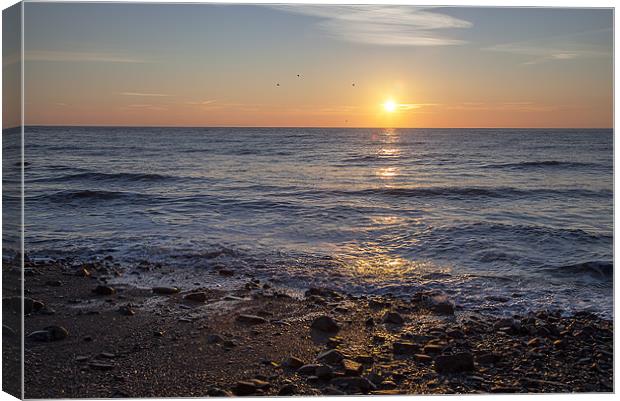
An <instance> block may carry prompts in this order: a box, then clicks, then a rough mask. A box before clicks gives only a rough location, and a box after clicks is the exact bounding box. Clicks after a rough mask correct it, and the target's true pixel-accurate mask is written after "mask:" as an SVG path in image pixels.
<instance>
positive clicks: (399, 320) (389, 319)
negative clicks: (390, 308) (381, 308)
mask: <svg viewBox="0 0 620 401" xmlns="http://www.w3.org/2000/svg"><path fill="white" fill-rule="evenodd" d="M383 323H392V324H403V323H405V319H403V317H402V316H401V315H400V313H398V312H386V314H385V315H384V316H383Z"/></svg>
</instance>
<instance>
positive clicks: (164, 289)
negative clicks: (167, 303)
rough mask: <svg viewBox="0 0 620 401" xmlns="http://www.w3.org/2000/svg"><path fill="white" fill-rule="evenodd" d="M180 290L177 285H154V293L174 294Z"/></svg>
mask: <svg viewBox="0 0 620 401" xmlns="http://www.w3.org/2000/svg"><path fill="white" fill-rule="evenodd" d="M179 291H180V290H179V289H178V288H177V287H153V293H154V294H159V295H172V294H176V293H178V292H179Z"/></svg>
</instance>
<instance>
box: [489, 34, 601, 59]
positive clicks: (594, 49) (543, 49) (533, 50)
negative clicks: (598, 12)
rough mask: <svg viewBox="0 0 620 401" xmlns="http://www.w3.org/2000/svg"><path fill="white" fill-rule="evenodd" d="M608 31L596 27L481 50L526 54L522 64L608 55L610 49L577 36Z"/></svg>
mask: <svg viewBox="0 0 620 401" xmlns="http://www.w3.org/2000/svg"><path fill="white" fill-rule="evenodd" d="M606 32H610V30H609V29H598V30H593V31H586V32H576V33H572V34H565V35H558V36H552V37H547V38H539V39H536V40H529V41H523V42H513V43H504V44H498V45H495V46H490V47H486V48H483V49H482V50H486V51H493V52H502V53H512V54H516V55H522V56H526V57H527V58H528V60H526V61H524V62H522V63H521V64H523V65H534V64H541V63H546V62H550V61H565V60H575V59H583V58H595V57H609V56H611V50H610V49H607V48H605V47H601V46H596V45H591V44H587V43H580V42H579V41H578V40H579V39H577V38H579V37H584V36H590V35H596V34H601V33H606Z"/></svg>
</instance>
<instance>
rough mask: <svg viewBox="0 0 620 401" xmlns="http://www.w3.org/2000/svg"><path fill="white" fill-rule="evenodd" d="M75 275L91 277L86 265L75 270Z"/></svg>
mask: <svg viewBox="0 0 620 401" xmlns="http://www.w3.org/2000/svg"><path fill="white" fill-rule="evenodd" d="M75 275H76V276H79V277H90V271H88V269H86V268H85V267H82V268H80V269H78V271H76V272H75Z"/></svg>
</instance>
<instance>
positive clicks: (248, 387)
mask: <svg viewBox="0 0 620 401" xmlns="http://www.w3.org/2000/svg"><path fill="white" fill-rule="evenodd" d="M257 389H258V387H256V385H255V384H254V383H252V382H248V381H240V382H237V384H236V385H235V387H234V388H233V392H234V393H235V394H236V395H252V394H254V393H256V390H257Z"/></svg>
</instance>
